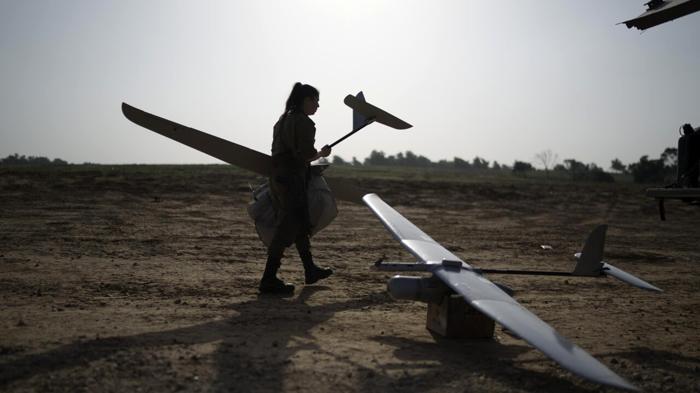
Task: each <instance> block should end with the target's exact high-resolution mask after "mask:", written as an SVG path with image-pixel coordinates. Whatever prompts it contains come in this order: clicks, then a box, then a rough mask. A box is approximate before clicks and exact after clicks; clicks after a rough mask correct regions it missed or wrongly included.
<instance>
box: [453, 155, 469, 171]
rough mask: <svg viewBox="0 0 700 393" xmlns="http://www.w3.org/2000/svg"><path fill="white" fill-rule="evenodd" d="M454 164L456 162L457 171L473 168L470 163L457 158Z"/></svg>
mask: <svg viewBox="0 0 700 393" xmlns="http://www.w3.org/2000/svg"><path fill="white" fill-rule="evenodd" d="M453 162H454V166H455V168H457V169H468V168H470V167H471V165H470V164H469V162H467V161H465V160H463V159H461V158H459V157H455V158H454V160H453Z"/></svg>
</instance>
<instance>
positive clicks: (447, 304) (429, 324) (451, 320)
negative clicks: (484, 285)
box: [426, 294, 495, 338]
mask: <svg viewBox="0 0 700 393" xmlns="http://www.w3.org/2000/svg"><path fill="white" fill-rule="evenodd" d="M426 328H428V330H430V331H431V332H433V333H435V334H437V335H439V336H442V337H447V338H492V337H493V332H494V328H495V322H494V321H493V319H491V318H489V317H487V316H486V315H484V314H482V313H481V312H479V311H477V310H476V309H474V308H472V307H471V306H470V305H469V304H467V302H465V301H464V298H463V297H462V296H460V295H456V294H453V295H448V296H445V297H443V298H442V301H441V302H440V304H437V303H428V317H427V320H426Z"/></svg>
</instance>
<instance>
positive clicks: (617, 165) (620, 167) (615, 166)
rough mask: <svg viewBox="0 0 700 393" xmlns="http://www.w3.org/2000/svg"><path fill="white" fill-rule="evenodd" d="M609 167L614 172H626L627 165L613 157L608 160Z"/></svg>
mask: <svg viewBox="0 0 700 393" xmlns="http://www.w3.org/2000/svg"><path fill="white" fill-rule="evenodd" d="M610 169H612V170H613V171H615V172H619V173H624V174H627V173H628V172H627V166H626V165H625V164H623V163H622V161H620V160H619V159H617V158H615V159H614V160H612V161H611V162H610Z"/></svg>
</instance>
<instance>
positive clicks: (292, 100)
mask: <svg viewBox="0 0 700 393" xmlns="http://www.w3.org/2000/svg"><path fill="white" fill-rule="evenodd" d="M306 97H311V98H318V97H319V93H318V90H317V89H316V88H315V87H313V86H311V85H305V84H302V83H301V82H297V83H295V84H294V87H292V92H291V93H289V98H287V103H286V104H285V106H284V113H283V114H282V116H285V115H286V114H287V113H290V112H292V113H293V112H297V111H300V110H301V106H302V104H303V103H304V99H305V98H306Z"/></svg>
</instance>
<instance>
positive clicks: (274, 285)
mask: <svg viewBox="0 0 700 393" xmlns="http://www.w3.org/2000/svg"><path fill="white" fill-rule="evenodd" d="M281 259H282V257H281V255H277V253H268V256H267V263H266V264H265V272H264V273H263V277H262V280H260V286H258V290H260V293H276V294H283V295H290V294H292V293H294V285H292V284H289V283H285V282H284V281H282V280H280V279H279V278H277V270H278V269H279V268H280V265H281V263H280V260H281Z"/></svg>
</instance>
